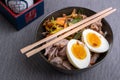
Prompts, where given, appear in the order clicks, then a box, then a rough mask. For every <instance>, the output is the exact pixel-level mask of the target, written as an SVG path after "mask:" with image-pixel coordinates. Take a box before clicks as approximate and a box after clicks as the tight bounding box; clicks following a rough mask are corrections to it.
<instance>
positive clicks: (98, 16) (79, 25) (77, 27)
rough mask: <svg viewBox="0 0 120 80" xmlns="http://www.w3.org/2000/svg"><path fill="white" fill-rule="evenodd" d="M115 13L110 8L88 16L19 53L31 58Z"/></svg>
mask: <svg viewBox="0 0 120 80" xmlns="http://www.w3.org/2000/svg"><path fill="white" fill-rule="evenodd" d="M115 11H116V9H113V8H112V7H110V8H108V9H105V10H103V11H101V12H99V13H97V14H95V15H93V16H90V17H88V18H86V19H84V20H82V21H80V22H78V23H76V24H73V25H72V26H70V27H67V28H65V29H63V30H61V31H59V32H57V33H55V34H53V35H51V36H48V37H46V38H44V39H42V40H39V41H38V42H35V43H33V44H31V45H28V46H26V47H24V48H22V49H21V50H20V51H21V53H22V54H25V53H26V52H27V53H26V54H25V55H26V56H27V57H31V56H32V55H34V54H36V53H38V52H40V51H41V50H43V49H45V48H47V47H48V46H50V45H52V44H54V43H56V42H58V41H60V40H62V39H64V38H66V37H68V36H69V35H71V34H74V33H76V32H78V31H79V30H81V29H83V28H85V27H87V26H88V25H90V24H92V23H94V22H96V21H98V20H100V19H102V18H104V17H106V16H108V15H109V14H111V13H113V12H115ZM63 33H64V35H61V34H63ZM55 37H57V38H55ZM53 38H55V39H53ZM49 40H50V41H49ZM46 41H49V42H47V43H46V44H43V45H42V46H41V47H38V48H36V49H33V48H35V47H36V46H38V45H40V44H42V43H44V42H46Z"/></svg>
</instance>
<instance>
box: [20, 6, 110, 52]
mask: <svg viewBox="0 0 120 80" xmlns="http://www.w3.org/2000/svg"><path fill="white" fill-rule="evenodd" d="M111 9H112V7H110V8H107V9H105V10H103V11H101V12H99V13H97V14H95V15H93V16H91V17H88V18H86V19H84V20H82V21H80V22H78V23H76V24H74V25H72V26H70V27H67V28H65V29H63V30H61V31H59V32H57V33H55V34H53V35H51V36H48V37H46V38H44V39H42V40H39V41H37V42H35V43H33V44H31V45H28V46H26V47H24V48H22V49H21V50H20V51H21V53H23V54H24V53H26V52H27V51H29V50H31V49H33V48H34V47H36V46H38V45H40V44H42V43H44V42H46V41H48V40H50V39H53V38H55V37H57V36H58V35H61V34H63V33H65V32H67V31H69V30H71V29H73V28H75V27H77V26H79V25H82V24H83V23H85V22H87V21H89V20H91V19H94V18H96V17H98V16H100V15H101V14H103V13H105V12H107V11H109V10H111Z"/></svg>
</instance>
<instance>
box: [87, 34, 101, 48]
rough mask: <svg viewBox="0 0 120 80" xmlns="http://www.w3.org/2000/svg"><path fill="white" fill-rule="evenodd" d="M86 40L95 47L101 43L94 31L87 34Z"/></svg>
mask: <svg viewBox="0 0 120 80" xmlns="http://www.w3.org/2000/svg"><path fill="white" fill-rule="evenodd" d="M87 42H88V43H89V45H91V46H92V47H95V48H96V47H99V46H100V45H101V40H100V38H99V37H98V36H97V35H96V34H95V33H88V34H87Z"/></svg>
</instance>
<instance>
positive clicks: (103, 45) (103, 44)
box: [82, 29, 109, 53]
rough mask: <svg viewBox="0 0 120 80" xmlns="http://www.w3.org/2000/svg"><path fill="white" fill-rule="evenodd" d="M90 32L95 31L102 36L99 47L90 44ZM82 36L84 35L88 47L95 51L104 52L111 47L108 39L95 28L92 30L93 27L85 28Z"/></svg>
mask: <svg viewBox="0 0 120 80" xmlns="http://www.w3.org/2000/svg"><path fill="white" fill-rule="evenodd" d="M88 33H94V34H96V35H97V36H98V37H99V38H100V40H101V44H100V46H99V47H92V46H91V45H89V43H88V42H87V34H88ZM82 37H83V41H84V42H85V44H86V45H87V47H88V48H89V49H90V50H91V51H93V52H97V53H103V52H106V51H107V50H108V49H109V43H108V41H107V40H106V39H105V38H104V37H103V36H102V35H101V34H100V33H98V32H96V31H94V30H91V29H86V30H84V31H83V33H82Z"/></svg>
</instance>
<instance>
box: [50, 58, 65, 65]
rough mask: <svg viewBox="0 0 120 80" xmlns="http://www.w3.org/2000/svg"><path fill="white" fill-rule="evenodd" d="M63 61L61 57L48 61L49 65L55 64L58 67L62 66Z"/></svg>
mask: <svg viewBox="0 0 120 80" xmlns="http://www.w3.org/2000/svg"><path fill="white" fill-rule="evenodd" d="M62 62H63V60H62V58H61V57H55V58H53V59H52V60H50V63H52V64H55V65H59V64H62Z"/></svg>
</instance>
